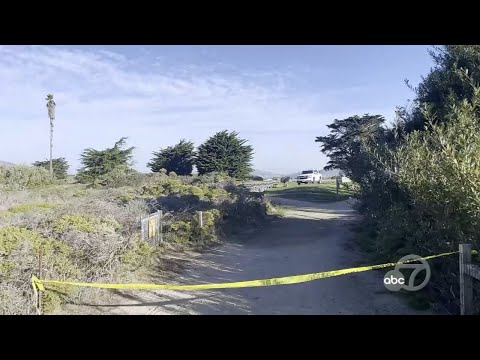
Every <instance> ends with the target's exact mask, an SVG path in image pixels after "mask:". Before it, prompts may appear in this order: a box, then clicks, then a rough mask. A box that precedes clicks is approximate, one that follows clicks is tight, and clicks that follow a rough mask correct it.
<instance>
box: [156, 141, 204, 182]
mask: <svg viewBox="0 0 480 360" xmlns="http://www.w3.org/2000/svg"><path fill="white" fill-rule="evenodd" d="M153 156H154V157H153V159H152V160H151V161H150V162H149V163H148V164H147V166H148V167H149V168H150V169H151V170H152V171H153V172H159V171H160V170H161V169H165V170H167V173H170V172H172V171H173V172H175V173H176V174H177V175H191V174H192V170H193V163H194V156H195V150H194V145H193V143H192V142H191V141H186V140H185V139H182V140H180V142H179V143H178V144H176V145H174V146H169V147H167V148H165V149H160V151H158V152H154V153H153Z"/></svg>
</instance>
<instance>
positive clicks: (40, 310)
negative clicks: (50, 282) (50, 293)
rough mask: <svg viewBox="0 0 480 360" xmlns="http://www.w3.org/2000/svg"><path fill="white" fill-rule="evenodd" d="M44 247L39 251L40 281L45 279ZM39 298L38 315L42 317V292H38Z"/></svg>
mask: <svg viewBox="0 0 480 360" xmlns="http://www.w3.org/2000/svg"><path fill="white" fill-rule="evenodd" d="M42 250H43V249H42V247H40V249H39V251H38V278H39V279H43V273H42V272H43V259H42V252H43V251H42ZM37 294H38V295H37V296H38V302H37V313H38V315H42V313H43V311H42V310H43V309H42V306H43V303H42V291H40V290H38V291H37Z"/></svg>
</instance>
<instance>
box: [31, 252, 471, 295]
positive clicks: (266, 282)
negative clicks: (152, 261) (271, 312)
mask: <svg viewBox="0 0 480 360" xmlns="http://www.w3.org/2000/svg"><path fill="white" fill-rule="evenodd" d="M457 253H458V251H454V252H449V253H443V254H439V255H431V256H427V257H424V258H423V259H425V260H429V259H434V258H438V257H441V256H447V255H453V254H457ZM472 253H474V254H475V253H477V252H476V251H472ZM414 261H417V260H415V259H413V260H407V261H404V262H402V263H408V262H414ZM397 264H400V263H399V262H396V263H387V264H380V265H372V266H363V267H357V268H350V269H343V270H332V271H324V272H319V273H312V274H305V275H295V276H284V277H278V278H272V279H263V280H250V281H239V282H229V283H222V284H198V285H163V284H101V283H86V282H74V281H59V280H40V279H38V278H37V277H35V276H32V285H33V287H34V289H35V288H38V290H40V291H45V287H44V284H59V285H60V284H61V285H70V286H81V287H92V288H99V289H117V290H179V291H192V290H213V289H238V288H247V287H260V286H273V285H288V284H299V283H304V282H308V281H314V280H318V279H325V278H329V277H334V276H341V275H347V274H353V273H359V272H364V271H369V270H377V269H383V268H388V267H392V266H396V265H397Z"/></svg>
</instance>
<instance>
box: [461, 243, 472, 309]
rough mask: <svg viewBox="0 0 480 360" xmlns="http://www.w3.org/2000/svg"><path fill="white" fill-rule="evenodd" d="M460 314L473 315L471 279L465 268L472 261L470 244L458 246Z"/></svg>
mask: <svg viewBox="0 0 480 360" xmlns="http://www.w3.org/2000/svg"><path fill="white" fill-rule="evenodd" d="M459 250H460V314H461V315H471V314H472V313H473V309H472V300H473V289H472V277H471V276H470V274H469V272H468V269H467V266H468V265H470V263H471V261H472V246H471V245H470V244H460V247H459Z"/></svg>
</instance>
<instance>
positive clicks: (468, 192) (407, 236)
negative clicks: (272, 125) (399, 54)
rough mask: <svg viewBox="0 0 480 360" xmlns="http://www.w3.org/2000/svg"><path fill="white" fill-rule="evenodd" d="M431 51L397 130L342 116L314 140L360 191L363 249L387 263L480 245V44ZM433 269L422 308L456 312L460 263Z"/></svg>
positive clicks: (374, 120) (439, 263)
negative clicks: (462, 245)
mask: <svg viewBox="0 0 480 360" xmlns="http://www.w3.org/2000/svg"><path fill="white" fill-rule="evenodd" d="M431 55H432V57H433V59H434V61H435V67H434V68H432V70H431V71H430V73H429V74H428V75H427V76H426V77H425V78H423V81H422V82H421V83H420V85H419V86H418V87H417V88H413V87H412V90H413V91H414V92H415V100H414V102H413V103H412V104H410V105H409V106H408V107H400V108H398V111H397V119H396V122H395V124H394V125H393V126H386V125H385V119H384V118H383V117H382V116H380V115H368V114H367V115H362V116H353V117H350V118H347V119H336V120H335V121H334V122H333V123H332V124H330V125H329V128H330V134H329V135H327V136H321V137H318V138H317V140H316V141H317V142H319V143H320V144H321V149H322V151H323V152H324V153H325V154H327V155H328V156H329V157H330V162H329V166H328V168H337V169H340V170H342V171H344V172H345V174H346V175H347V176H348V177H349V178H351V179H352V180H353V181H354V182H355V183H356V184H357V185H358V186H359V188H360V191H359V199H360V202H359V211H360V212H361V214H362V215H363V221H362V223H361V225H360V226H359V227H358V228H357V232H358V236H359V240H360V244H361V246H362V248H363V249H364V250H366V251H367V252H368V253H369V254H370V255H371V257H372V259H376V260H379V261H380V260H381V261H396V260H398V259H399V258H400V257H402V256H404V255H407V254H418V255H421V256H427V255H432V254H438V253H443V252H450V251H457V250H458V245H459V244H460V243H468V244H472V247H473V248H474V249H479V246H480V242H479V239H480V220H479V219H480V197H479V196H480V160H479V159H480V118H479V114H480V111H479V110H480V108H479V105H480V88H479V86H478V84H479V81H480V46H478V45H475V46H470V45H469V46H466V45H455V46H454V45H451V46H442V47H438V48H435V49H434V50H433V51H432V52H431ZM407 83H408V82H407ZM430 265H431V267H432V279H431V281H430V284H429V286H428V287H427V288H425V290H424V291H421V292H420V293H418V294H415V295H414V297H415V300H416V302H417V303H418V302H419V301H418V300H419V299H420V298H421V299H422V301H421V302H422V306H428V305H435V306H436V307H440V308H441V310H442V311H446V312H449V313H453V314H456V313H458V312H459V277H458V257H457V256H450V257H445V258H439V259H435V260H432V261H431V262H430ZM474 285H475V291H474V303H475V304H476V311H477V313H478V312H479V311H480V308H479V305H480V301H479V300H480V299H479V294H480V293H479V290H480V288H479V287H478V286H479V282H474Z"/></svg>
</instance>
